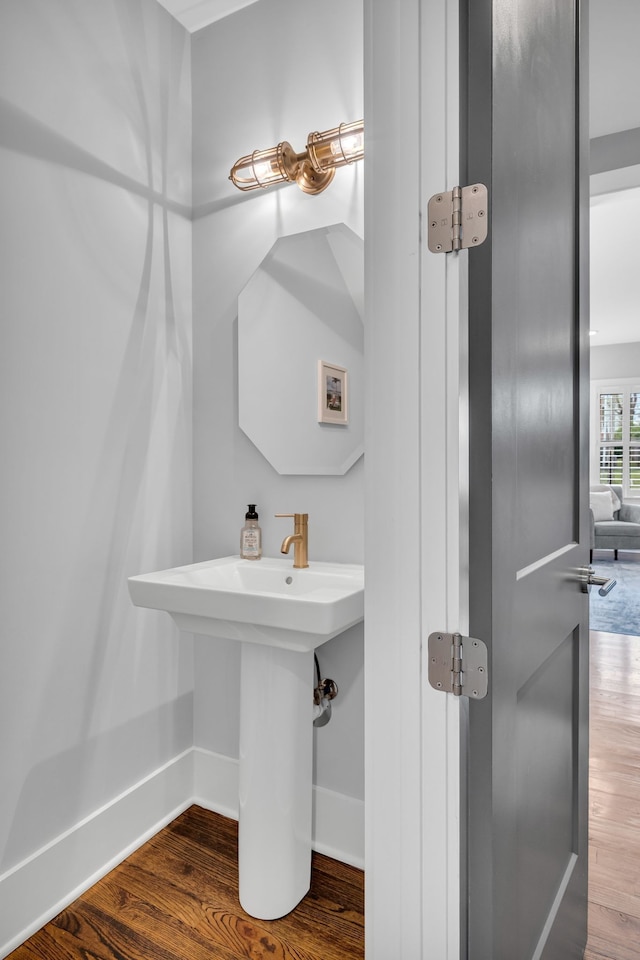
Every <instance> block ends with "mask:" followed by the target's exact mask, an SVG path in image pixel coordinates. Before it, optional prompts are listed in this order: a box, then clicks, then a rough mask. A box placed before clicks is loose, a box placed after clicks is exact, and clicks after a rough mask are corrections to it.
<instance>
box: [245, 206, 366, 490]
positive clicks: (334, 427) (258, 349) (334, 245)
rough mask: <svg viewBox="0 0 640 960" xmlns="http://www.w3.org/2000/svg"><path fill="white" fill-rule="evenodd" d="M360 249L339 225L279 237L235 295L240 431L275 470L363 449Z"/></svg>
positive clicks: (318, 469) (338, 466)
mask: <svg viewBox="0 0 640 960" xmlns="http://www.w3.org/2000/svg"><path fill="white" fill-rule="evenodd" d="M363 304H364V246H363V242H362V239H361V238H360V237H359V236H358V235H357V234H356V233H354V232H353V230H351V229H350V228H349V227H347V226H346V225H345V224H344V223H339V224H334V225H332V226H329V227H321V228H319V229H317V230H308V231H306V232H304V233H298V234H293V235H291V236H288V237H280V238H279V239H278V240H276V242H275V243H274V245H273V246H272V247H271V250H270V251H269V253H268V254H267V256H266V257H265V258H264V260H263V261H262V263H261V264H260V266H259V267H258V269H257V270H256V272H255V273H254V274H253V276H252V277H251V279H250V280H249V282H248V283H247V285H246V287H245V288H244V289H243V290H242V292H241V293H240V295H239V297H238V392H239V422H240V427H241V429H242V430H243V431H244V432H245V433H246V435H247V436H248V437H249V439H250V440H251V441H252V442H253V443H254V444H255V445H256V447H257V448H258V450H260V452H261V453H262V455H263V456H264V457H266V459H267V460H268V461H269V463H270V464H271V465H272V466H273V467H274V469H275V470H277V472H278V473H280V474H344V473H346V472H347V470H349V468H350V467H351V466H353V464H354V463H355V462H356V460H358V458H359V457H360V456H361V455H362V453H363V441H364V422H363V413H364V411H363V373H364V356H363V341H364V329H363Z"/></svg>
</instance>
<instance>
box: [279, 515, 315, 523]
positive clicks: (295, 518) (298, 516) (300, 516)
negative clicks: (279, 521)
mask: <svg viewBox="0 0 640 960" xmlns="http://www.w3.org/2000/svg"><path fill="white" fill-rule="evenodd" d="M274 517H293V519H294V520H302V522H303V523H304V521H305V520H308V519H309V514H308V513H274Z"/></svg>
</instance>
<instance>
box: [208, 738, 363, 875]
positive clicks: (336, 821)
mask: <svg viewBox="0 0 640 960" xmlns="http://www.w3.org/2000/svg"><path fill="white" fill-rule="evenodd" d="M193 802H194V803H198V804H200V806H202V807H205V808H206V809H207V810H214V811H215V812H216V813H221V814H223V815H224V816H226V817H233V819H234V820H237V819H238V761H237V760H235V759H233V758H232V757H224V756H221V755H220V754H219V753H212V752H211V751H209V750H202V749H200V748H198V747H195V748H194V801H193ZM312 845H313V849H314V850H317V852H318V853H324V854H325V855H326V856H328V857H333V858H334V859H335V860H341V861H342V862H343V863H349V864H351V866H354V867H358V868H359V869H361V870H362V869H363V867H364V801H363V800H356V799H354V798H353V797H347V796H345V795H344V794H341V793H336V792H335V791H334V790H326V789H325V788H324V787H316V786H314V788H313V840H312Z"/></svg>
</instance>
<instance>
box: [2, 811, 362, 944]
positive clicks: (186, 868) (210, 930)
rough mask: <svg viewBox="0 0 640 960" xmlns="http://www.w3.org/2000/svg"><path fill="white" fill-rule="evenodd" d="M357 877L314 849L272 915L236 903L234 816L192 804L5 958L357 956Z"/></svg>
mask: <svg viewBox="0 0 640 960" xmlns="http://www.w3.org/2000/svg"><path fill="white" fill-rule="evenodd" d="M363 957H364V878H363V873H362V871H360V870H356V869H355V868H353V867H348V866H346V865H345V864H343V863H339V862H338V861H337V860H330V859H329V858H328V857H324V856H321V855H320V854H316V853H314V854H313V870H312V882H311V889H310V891H309V893H308V894H307V896H306V897H305V898H304V900H303V901H302V903H300V904H299V905H298V907H296V909H295V910H294V911H293V912H292V913H290V914H289V915H288V916H286V917H283V918H282V919H280V920H272V921H263V920H254V919H253V918H252V917H249V916H248V915H247V914H246V913H244V912H243V910H242V909H241V907H240V905H239V903H238V883H237V823H236V822H235V821H234V820H229V819H227V818H226V817H221V816H219V815H218V814H215V813H210V812H208V811H206V810H203V809H202V808H201V807H196V806H193V807H190V809H189V810H187V811H186V812H185V813H183V814H182V815H181V816H179V817H178V818H177V819H176V820H174V821H173V823H171V824H169V826H168V827H165V829H164V830H162V831H161V832H160V833H159V834H157V835H156V836H155V837H153V838H152V839H151V840H150V841H149V842H148V843H145V844H144V846H142V847H141V848H140V849H139V850H137V851H136V852H135V853H133V854H132V855H131V856H130V857H128V859H127V860H125V861H124V862H123V863H122V864H120V866H118V867H116V868H115V870H112V871H111V873H109V874H108V875H107V876H106V877H104V879H102V880H100V881H98V883H96V884H95V886H93V887H91V889H90V890H88V891H87V892H86V893H85V894H83V895H82V896H81V897H80V898H79V899H78V900H76V901H75V902H74V903H73V904H72V905H71V906H70V907H68V908H67V909H66V910H63V912H62V913H61V914H59V915H58V916H57V917H56V918H55V919H54V920H52V921H51V923H48V924H47V925H46V926H45V927H43V928H42V930H40V931H38V933H36V934H35V935H34V936H33V937H31V939H29V940H27V941H26V943H24V944H22V946H20V947H18V949H17V950H15V951H14V952H13V953H11V954H10V960H34V958H37V960H89V958H90V960H186V958H188V960H205V958H206V960H362V958H363Z"/></svg>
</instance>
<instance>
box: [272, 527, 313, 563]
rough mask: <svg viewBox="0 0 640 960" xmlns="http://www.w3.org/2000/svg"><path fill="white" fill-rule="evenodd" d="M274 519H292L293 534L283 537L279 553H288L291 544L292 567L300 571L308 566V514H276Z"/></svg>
mask: <svg viewBox="0 0 640 960" xmlns="http://www.w3.org/2000/svg"><path fill="white" fill-rule="evenodd" d="M276 517H293V533H292V534H290V535H289V536H288V537H285V538H284V540H283V541H282V546H281V547H280V553H289V547H290V546H291V544H293V566H294V568H296V569H298V570H299V569H302V568H303V567H308V566H309V540H308V532H307V531H308V528H307V524H308V522H309V514H308V513H276Z"/></svg>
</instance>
